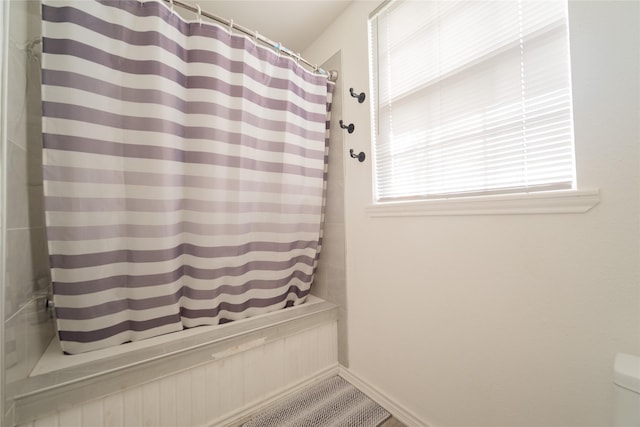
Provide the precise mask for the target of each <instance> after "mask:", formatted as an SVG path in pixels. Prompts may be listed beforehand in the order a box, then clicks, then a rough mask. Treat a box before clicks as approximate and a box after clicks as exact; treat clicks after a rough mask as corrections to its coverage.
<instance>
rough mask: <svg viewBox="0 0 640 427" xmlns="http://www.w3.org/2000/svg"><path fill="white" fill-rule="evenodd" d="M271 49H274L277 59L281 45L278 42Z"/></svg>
mask: <svg viewBox="0 0 640 427" xmlns="http://www.w3.org/2000/svg"><path fill="white" fill-rule="evenodd" d="M273 47H274V48H275V49H276V53H277V54H278V57H280V51H281V50H282V45H281V44H280V42H278V43H276V44H275V45H274V46H273Z"/></svg>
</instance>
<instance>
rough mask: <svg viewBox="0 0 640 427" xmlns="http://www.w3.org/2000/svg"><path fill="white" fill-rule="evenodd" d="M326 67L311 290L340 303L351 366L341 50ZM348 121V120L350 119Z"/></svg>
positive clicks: (342, 352) (344, 361) (341, 342)
mask: <svg viewBox="0 0 640 427" xmlns="http://www.w3.org/2000/svg"><path fill="white" fill-rule="evenodd" d="M322 68H323V69H325V70H337V71H338V74H339V76H338V80H337V82H336V86H335V89H334V92H333V105H332V106H331V130H330V141H331V142H330V146H329V168H328V175H327V176H328V178H327V207H326V212H325V222H324V237H323V246H322V253H321V254H320V261H319V263H318V270H317V271H316V276H315V279H314V281H313V285H312V287H311V293H312V294H313V295H316V296H317V297H319V298H322V299H324V300H326V301H329V302H332V303H334V304H336V305H337V306H338V313H339V317H338V319H339V320H338V360H339V362H340V364H341V365H343V366H346V367H348V366H349V358H348V350H347V287H346V284H347V283H346V267H345V225H344V158H345V155H347V154H346V150H345V149H344V144H343V139H344V138H343V135H344V132H345V131H344V130H342V129H341V128H340V126H339V125H338V121H339V120H340V119H342V118H343V117H342V101H343V98H342V94H343V91H344V90H345V89H344V86H343V84H342V79H343V77H342V75H341V74H342V73H341V71H342V70H341V59H340V52H338V53H336V54H335V55H334V56H332V57H331V58H330V59H329V60H328V61H327V62H325V63H324V64H322ZM347 123H348V121H347Z"/></svg>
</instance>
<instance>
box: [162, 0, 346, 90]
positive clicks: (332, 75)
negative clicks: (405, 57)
mask: <svg viewBox="0 0 640 427" xmlns="http://www.w3.org/2000/svg"><path fill="white" fill-rule="evenodd" d="M163 1H164V2H165V3H169V4H170V5H171V10H173V5H177V6H180V7H182V8H184V9H187V10H189V11H191V12H193V13H196V14H197V15H198V16H206V17H207V18H209V19H211V20H213V21H216V22H218V23H220V24H224V25H225V26H227V27H229V28H233V29H236V30H238V31H240V32H241V33H244V34H246V35H248V36H250V37H253V38H254V39H256V40H260V41H261V42H262V43H264V44H266V45H268V46H271V47H272V48H274V49H275V50H277V51H278V52H282V53H284V54H285V55H288V56H290V57H291V58H293V59H295V60H296V61H300V62H302V63H304V64H305V65H307V66H308V67H310V68H311V69H312V70H313V71H314V72H316V73H318V74H322V75H325V76H327V79H329V80H330V81H332V82H335V81H336V80H337V79H338V72H337V71H335V70H330V71H326V70H323V69H322V68H320V67H318V66H317V65H316V64H312V63H311V62H309V61H307V60H306V59H304V58H303V57H301V56H300V54H299V53H294V52H292V51H291V50H289V49H287V48H286V47H284V46H282V45H281V44H280V43H277V42H274V41H273V40H270V39H268V38H266V37H264V36H263V35H262V34H259V33H258V32H257V31H251V30H250V29H248V28H246V27H243V26H242V25H238V24H236V23H235V22H233V19H225V18H222V17H220V16H218V15H215V14H213V13H210V12H207V11H204V10H202V8H201V7H200V5H199V4H196V5H195V6H194V5H192V4H189V3H186V2H183V1H181V0H163Z"/></svg>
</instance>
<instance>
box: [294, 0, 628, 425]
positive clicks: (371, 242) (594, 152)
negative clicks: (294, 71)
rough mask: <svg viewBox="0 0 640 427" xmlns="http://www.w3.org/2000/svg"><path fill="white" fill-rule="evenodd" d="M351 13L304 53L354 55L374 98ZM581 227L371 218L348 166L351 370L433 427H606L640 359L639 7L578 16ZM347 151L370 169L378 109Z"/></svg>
mask: <svg viewBox="0 0 640 427" xmlns="http://www.w3.org/2000/svg"><path fill="white" fill-rule="evenodd" d="M378 3H379V2H368V1H355V2H354V3H353V4H352V5H351V6H350V7H349V8H348V9H347V10H346V11H345V13H344V14H343V15H342V16H341V17H340V18H339V19H338V20H337V21H336V22H335V23H334V24H333V25H332V26H331V27H330V28H328V29H327V31H326V32H325V33H324V34H323V35H322V36H321V37H320V38H319V39H318V40H317V41H316V42H315V43H314V44H312V45H311V46H310V47H309V48H308V49H307V50H306V51H305V52H304V56H305V57H306V58H308V59H309V60H310V61H311V62H317V63H321V62H323V61H324V60H326V59H327V58H329V57H330V56H331V55H333V54H334V53H335V52H336V51H338V50H341V51H342V69H343V73H342V76H341V78H342V82H343V87H344V88H347V90H348V88H349V87H354V89H355V90H356V91H361V90H366V91H367V94H369V90H368V84H369V83H368V55H367V17H368V15H369V13H370V11H371V10H373V9H374V8H375V7H376V6H377V5H378ZM569 13H570V26H571V48H572V65H573V85H574V116H575V136H576V157H577V162H578V163H577V172H578V183H579V186H580V188H584V189H593V188H599V189H600V191H601V202H600V204H599V205H598V206H596V207H595V208H594V209H592V210H591V211H589V212H588V213H584V214H546V215H503V216H491V215H487V216H457V217H452V216H432V217H409V218H392V217H389V218H371V217H369V216H368V215H367V214H366V213H365V208H366V206H368V205H369V204H370V203H371V162H370V161H369V160H367V161H366V162H365V163H362V164H360V163H357V162H347V164H346V167H345V203H346V208H345V209H346V233H347V234H346V240H347V242H346V243H347V266H346V268H347V296H348V316H349V359H350V370H352V371H353V372H354V373H355V374H357V375H358V376H360V377H361V378H362V379H364V380H365V381H367V382H369V383H370V384H371V385H373V386H375V387H378V388H379V389H380V390H381V391H382V392H384V393H385V394H387V395H388V396H389V397H390V398H391V399H394V400H396V401H397V402H398V403H399V404H400V405H403V406H404V407H406V408H407V409H408V410H409V411H411V412H413V413H414V414H415V415H416V416H417V417H418V418H420V419H422V420H423V421H424V422H426V423H429V425H432V426H443V427H444V426H470V425H473V426H511V425H518V426H536V427H537V426H554V425H563V426H581V427H582V426H607V425H610V423H611V412H612V403H613V393H612V391H613V390H612V382H611V380H612V365H613V360H614V356H615V354H616V353H617V352H628V353H635V354H640V277H639V265H640V263H639V262H638V260H639V259H640V251H639V243H640V229H639V218H640V215H639V214H640V203H639V196H640V186H639V154H640V153H639V146H640V144H639V142H640V141H639V133H638V117H639V115H638V114H639V106H638V94H639V93H640V92H639V87H638V79H639V76H640V69H639V67H638V53H639V50H640V49H639V40H640V37H639V34H638V28H639V27H640V25H639V19H638V18H639V16H640V15H639V13H638V3H637V2H608V1H607V2H598V1H592V2H583V1H574V2H571V3H570V9H569ZM343 116H344V119H345V121H346V122H353V123H355V125H356V132H355V133H354V134H352V135H345V148H354V149H355V150H356V152H358V151H360V150H362V151H365V152H366V153H367V155H368V156H369V157H370V154H371V148H370V131H369V126H370V121H369V108H368V105H366V104H358V103H357V102H356V101H355V100H353V101H349V99H348V98H347V97H346V96H345V104H344V113H343Z"/></svg>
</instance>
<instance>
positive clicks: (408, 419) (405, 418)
mask: <svg viewBox="0 0 640 427" xmlns="http://www.w3.org/2000/svg"><path fill="white" fill-rule="evenodd" d="M338 375H339V376H341V377H342V378H344V379H345V380H347V381H348V382H350V383H351V384H352V385H354V386H355V387H356V388H357V389H358V390H360V391H361V392H363V393H364V394H366V395H367V396H368V397H369V398H370V399H371V400H373V401H374V402H376V403H377V404H378V405H380V406H382V407H383V408H384V409H386V410H387V411H388V412H390V413H391V415H393V416H394V417H395V418H397V419H398V421H400V422H402V423H404V424H406V425H407V427H433V426H430V425H429V424H427V423H425V422H424V421H422V420H420V419H419V418H418V417H417V416H416V415H415V414H414V413H413V412H411V411H410V410H408V409H407V408H405V407H404V406H402V405H400V404H399V403H397V402H395V401H393V400H392V399H389V398H388V397H387V396H385V395H384V394H383V393H381V392H380V391H378V390H377V389H376V388H375V387H373V386H371V385H370V384H369V383H367V382H366V381H364V380H363V379H361V378H360V377H358V376H357V375H356V374H354V373H353V372H351V371H350V370H348V369H347V368H345V367H344V366H340V369H339V371H338Z"/></svg>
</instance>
